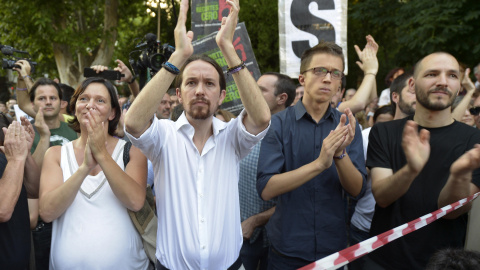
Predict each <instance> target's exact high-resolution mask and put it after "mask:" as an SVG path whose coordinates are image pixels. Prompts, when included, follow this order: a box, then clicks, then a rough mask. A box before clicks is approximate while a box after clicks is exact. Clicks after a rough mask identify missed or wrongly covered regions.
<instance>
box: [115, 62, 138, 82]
mask: <svg viewBox="0 0 480 270" xmlns="http://www.w3.org/2000/svg"><path fill="white" fill-rule="evenodd" d="M115 62H117V67H116V68H114V69H113V70H116V71H119V72H120V73H122V74H125V77H121V78H120V80H119V82H126V83H129V82H131V81H132V78H133V75H132V72H131V71H130V69H129V68H128V67H127V65H125V64H124V63H123V62H122V60H120V59H117V60H115Z"/></svg>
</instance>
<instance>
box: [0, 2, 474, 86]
mask: <svg viewBox="0 0 480 270" xmlns="http://www.w3.org/2000/svg"><path fill="white" fill-rule="evenodd" d="M167 2H168V7H167V9H163V10H162V11H161V36H160V37H159V40H160V41H161V42H162V43H169V44H173V43H174V39H173V29H174V27H175V24H176V21H175V17H176V15H175V14H174V12H173V7H172V0H167ZM115 3H116V4H117V7H114V8H113V10H114V11H115V12H114V13H108V12H107V11H108V8H109V7H111V5H115ZM175 3H176V10H175V11H176V13H178V11H179V6H178V0H175ZM348 4H349V6H348V34H347V36H348V59H349V67H350V70H349V76H348V87H355V86H356V85H357V81H358V80H359V78H361V72H360V70H359V68H357V67H356V65H355V61H357V56H356V53H355V50H354V49H353V45H354V44H358V45H359V46H361V47H363V46H364V44H365V36H366V35H367V34H372V35H373V36H374V38H375V39H376V40H377V42H378V43H379V45H380V51H379V53H378V57H379V62H380V71H379V74H378V76H377V83H378V89H379V90H382V89H383V88H384V83H383V78H384V77H385V75H386V74H387V73H388V71H389V70H390V69H392V68H394V67H397V66H402V67H407V68H408V67H411V66H412V65H413V64H414V63H415V62H416V61H417V60H419V59H420V58H421V57H423V56H425V55H426V54H428V53H431V52H433V51H448V52H450V53H452V54H453V55H454V56H456V57H457V58H458V59H459V60H460V61H461V62H464V63H465V64H466V65H467V66H470V67H472V66H474V65H476V64H477V62H479V58H480V57H478V55H479V53H480V35H478V34H477V29H479V28H480V27H479V26H480V23H479V21H480V20H479V19H480V1H478V0H455V1H450V0H437V1H422V0H362V1H360V0H348ZM146 8H147V7H146V6H145V4H144V1H136V0H135V1H128V0H101V1H100V0H84V1H73V0H59V1H54V0H31V1H13V0H2V1H0V16H1V17H0V18H1V19H0V31H1V32H2V35H1V36H0V44H6V45H11V46H14V47H15V48H18V49H21V50H26V51H28V52H30V53H31V55H32V57H33V58H34V60H35V61H37V62H39V65H38V69H37V74H36V76H41V75H42V74H49V76H50V77H58V76H59V75H60V77H61V78H63V79H62V80H64V81H65V80H66V81H67V82H68V81H69V79H65V78H66V77H65V76H63V77H62V76H61V74H62V72H64V73H65V74H67V73H68V74H75V75H74V76H75V77H77V76H78V74H79V73H81V71H82V68H83V67H86V66H90V65H91V64H92V63H99V64H104V65H109V66H110V67H114V65H115V64H114V62H113V61H114V60H115V59H117V58H119V59H121V60H123V61H124V62H126V61H128V55H129V52H130V51H132V50H133V48H134V47H135V44H137V43H138V42H139V41H140V40H139V39H138V38H142V37H143V36H144V35H145V34H146V33H149V32H150V33H156V32H157V18H158V17H154V18H152V17H150V16H149V15H148V14H147V13H146ZM108 14H110V15H111V16H112V18H113V19H112V18H111V19H112V20H113V21H109V20H108V19H109V18H106V17H105V16H107V15H108ZM110 15H108V16H110ZM239 17H240V21H243V22H245V24H246V27H247V30H248V33H249V36H250V39H251V43H252V46H253V50H254V52H255V55H256V59H257V62H258V64H259V67H260V70H261V71H262V72H267V71H278V70H279V37H278V1H271V0H242V1H241V10H240V15H239ZM109 22H110V24H111V25H110V28H109V27H107V26H108V25H107V24H108V23H109ZM189 25H190V22H187V27H189ZM106 51H108V52H106ZM100 52H101V53H102V57H99V55H100ZM62 57H66V58H68V59H71V63H70V65H66V64H62V63H61V61H60V60H61V59H62ZM2 72H3V71H0V74H2ZM3 74H4V73H3ZM72 81H74V80H72Z"/></svg>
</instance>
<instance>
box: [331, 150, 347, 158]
mask: <svg viewBox="0 0 480 270" xmlns="http://www.w3.org/2000/svg"><path fill="white" fill-rule="evenodd" d="M346 155H347V154H346V153H345V149H343V153H342V154H341V155H340V156H338V157H336V156H333V158H336V159H342V158H344V157H345V156H346Z"/></svg>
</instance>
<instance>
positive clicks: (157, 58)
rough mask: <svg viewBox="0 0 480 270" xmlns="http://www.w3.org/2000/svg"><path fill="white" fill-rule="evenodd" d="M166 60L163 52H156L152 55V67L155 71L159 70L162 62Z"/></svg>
mask: <svg viewBox="0 0 480 270" xmlns="http://www.w3.org/2000/svg"><path fill="white" fill-rule="evenodd" d="M163 62H165V57H164V56H163V55H162V54H159V53H156V54H154V55H152V56H151V57H150V68H151V69H153V70H154V71H159V70H160V69H161V68H162V64H163Z"/></svg>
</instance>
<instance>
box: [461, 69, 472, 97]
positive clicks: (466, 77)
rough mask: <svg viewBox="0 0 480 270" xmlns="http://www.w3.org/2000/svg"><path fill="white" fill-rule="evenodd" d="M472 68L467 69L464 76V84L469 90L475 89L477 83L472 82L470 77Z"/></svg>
mask: <svg viewBox="0 0 480 270" xmlns="http://www.w3.org/2000/svg"><path fill="white" fill-rule="evenodd" d="M469 75H470V68H467V69H465V74H464V76H463V80H462V86H463V88H464V89H465V90H467V92H470V91H475V84H474V83H473V82H472V79H470V76H469Z"/></svg>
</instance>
